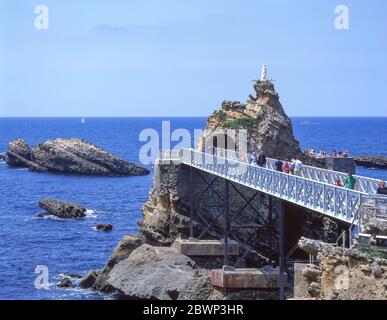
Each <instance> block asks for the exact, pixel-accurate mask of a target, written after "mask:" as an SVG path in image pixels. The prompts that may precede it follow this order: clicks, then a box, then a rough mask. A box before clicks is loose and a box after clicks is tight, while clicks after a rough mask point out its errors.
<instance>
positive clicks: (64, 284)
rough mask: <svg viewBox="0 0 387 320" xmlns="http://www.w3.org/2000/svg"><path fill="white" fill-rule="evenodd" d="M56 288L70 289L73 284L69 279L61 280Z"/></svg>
mask: <svg viewBox="0 0 387 320" xmlns="http://www.w3.org/2000/svg"><path fill="white" fill-rule="evenodd" d="M57 287H58V288H72V287H74V284H73V283H72V282H71V280H70V279H69V278H64V279H62V280H61V281H60V282H59V283H58V284H57Z"/></svg>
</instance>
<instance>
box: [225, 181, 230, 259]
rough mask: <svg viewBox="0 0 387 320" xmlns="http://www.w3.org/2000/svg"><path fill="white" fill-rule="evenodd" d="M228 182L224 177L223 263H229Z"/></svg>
mask: <svg viewBox="0 0 387 320" xmlns="http://www.w3.org/2000/svg"><path fill="white" fill-rule="evenodd" d="M229 210H230V206H229V184H228V180H227V179H224V265H225V266H228V265H229V259H228V233H229V228H230V225H229Z"/></svg>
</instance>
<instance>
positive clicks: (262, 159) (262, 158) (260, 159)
mask: <svg viewBox="0 0 387 320" xmlns="http://www.w3.org/2000/svg"><path fill="white" fill-rule="evenodd" d="M258 165H259V166H260V167H265V166H266V156H265V154H264V153H263V152H262V151H261V152H260V153H259V155H258Z"/></svg>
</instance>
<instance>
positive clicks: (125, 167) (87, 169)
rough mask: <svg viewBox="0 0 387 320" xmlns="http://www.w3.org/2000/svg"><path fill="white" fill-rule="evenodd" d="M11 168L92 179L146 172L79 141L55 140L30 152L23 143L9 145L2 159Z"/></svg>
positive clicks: (19, 141) (16, 141)
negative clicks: (67, 174)
mask: <svg viewBox="0 0 387 320" xmlns="http://www.w3.org/2000/svg"><path fill="white" fill-rule="evenodd" d="M5 160H6V162H7V163H8V164H9V165H11V166H18V167H26V168H29V169H31V170H34V171H39V172H61V173H72V174H84V175H95V176H137V175H146V174H149V170H148V169H146V168H144V167H141V166H138V165H136V164H134V163H131V162H128V161H125V160H121V159H119V158H117V157H115V156H113V155H112V154H110V153H108V152H107V151H105V150H104V149H102V148H100V147H97V146H96V145H93V144H91V143H89V142H86V141H84V140H81V139H64V138H59V139H56V140H52V141H47V142H45V143H41V144H38V145H37V146H35V147H34V148H32V150H30V148H29V146H28V144H27V143H26V142H25V141H24V140H20V139H18V140H15V141H11V142H10V143H9V146H8V152H7V154H6V157H5Z"/></svg>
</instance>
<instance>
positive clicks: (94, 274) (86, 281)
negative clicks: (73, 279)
mask: <svg viewBox="0 0 387 320" xmlns="http://www.w3.org/2000/svg"><path fill="white" fill-rule="evenodd" d="M100 274H101V271H100V270H91V271H89V272H88V273H87V274H86V275H85V276H84V277H83V278H82V279H81V281H80V282H79V287H81V288H82V289H90V288H92V287H93V286H94V283H95V281H96V280H97V278H98V276H99V275H100Z"/></svg>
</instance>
